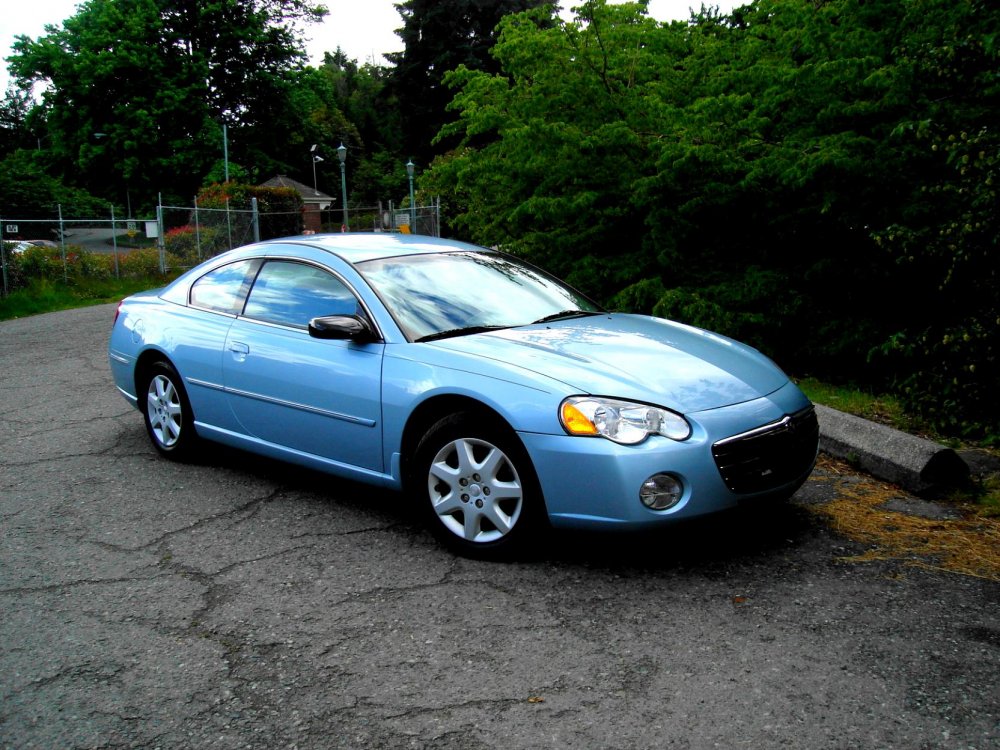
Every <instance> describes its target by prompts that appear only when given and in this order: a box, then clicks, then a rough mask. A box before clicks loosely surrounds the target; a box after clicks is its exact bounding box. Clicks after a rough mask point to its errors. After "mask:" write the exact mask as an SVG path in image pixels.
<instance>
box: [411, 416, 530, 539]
mask: <svg viewBox="0 0 1000 750" xmlns="http://www.w3.org/2000/svg"><path fill="white" fill-rule="evenodd" d="M413 469H414V470H413V473H412V474H411V481H410V489H411V491H412V492H413V493H414V494H415V495H416V496H417V497H418V498H419V502H420V504H421V506H422V508H423V510H422V514H423V515H424V518H425V520H426V522H427V524H428V526H429V528H430V530H431V532H432V533H433V534H434V536H435V537H437V539H439V540H440V541H441V542H442V543H444V544H445V545H446V546H448V547H450V548H451V549H453V550H455V551H456V552H459V553H461V554H464V555H468V556H470V557H481V558H491V557H504V556H508V555H510V554H511V553H513V552H515V551H516V550H519V549H523V548H524V546H525V543H526V542H527V541H528V539H529V538H530V537H532V536H533V535H534V533H535V532H537V531H538V529H539V527H540V526H541V525H542V519H543V516H544V512H543V511H544V506H543V501H542V495H541V490H540V488H539V486H538V480H537V478H536V476H535V471H534V468H533V467H532V464H531V460H530V458H529V457H528V454H527V452H526V451H525V450H524V447H523V446H522V445H521V442H520V440H518V438H517V436H516V435H515V434H514V433H513V432H512V431H511V430H510V429H509V428H507V427H505V426H500V425H497V424H496V423H495V420H485V419H484V418H482V417H480V416H478V415H476V414H472V413H468V412H463V413H460V414H455V415H452V416H449V417H446V418H445V419H442V420H441V421H440V422H438V423H437V424H435V425H434V426H433V427H432V428H431V429H430V430H429V431H428V432H427V434H426V435H425V436H424V438H423V439H422V440H421V441H420V444H419V445H418V446H417V450H416V453H415V456H414V461H413Z"/></svg>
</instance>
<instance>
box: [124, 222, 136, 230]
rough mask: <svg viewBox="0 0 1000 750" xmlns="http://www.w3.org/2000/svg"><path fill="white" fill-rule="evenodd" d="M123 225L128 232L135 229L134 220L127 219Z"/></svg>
mask: <svg viewBox="0 0 1000 750" xmlns="http://www.w3.org/2000/svg"><path fill="white" fill-rule="evenodd" d="M125 227H126V229H127V230H128V231H129V232H134V231H135V229H136V225H135V222H134V221H128V222H126V224H125Z"/></svg>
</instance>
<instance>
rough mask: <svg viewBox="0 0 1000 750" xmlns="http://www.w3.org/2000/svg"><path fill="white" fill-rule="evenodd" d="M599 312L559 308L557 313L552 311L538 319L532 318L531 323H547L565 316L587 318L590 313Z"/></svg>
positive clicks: (597, 313)
mask: <svg viewBox="0 0 1000 750" xmlns="http://www.w3.org/2000/svg"><path fill="white" fill-rule="evenodd" d="M600 314H601V313H599V312H593V311H591V310H560V311H559V312H557V313H552V314H551V315H546V316H545V317H543V318H539V319H538V320H533V321H532V322H531V323H532V325H535V324H537V323H548V322H550V321H553V320H565V319H567V318H587V317H590V316H591V315H600Z"/></svg>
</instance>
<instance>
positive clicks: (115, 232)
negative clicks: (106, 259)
mask: <svg viewBox="0 0 1000 750" xmlns="http://www.w3.org/2000/svg"><path fill="white" fill-rule="evenodd" d="M108 205H110V206H111V245H112V247H114V249H115V278H116V279H119V278H121V277H120V276H119V275H118V230H117V229H115V204H114V203H109V204H108Z"/></svg>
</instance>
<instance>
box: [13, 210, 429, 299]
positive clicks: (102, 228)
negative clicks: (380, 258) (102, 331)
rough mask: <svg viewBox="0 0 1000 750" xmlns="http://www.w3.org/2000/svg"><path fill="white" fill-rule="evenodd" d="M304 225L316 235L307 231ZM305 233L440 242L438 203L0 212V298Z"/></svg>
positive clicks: (181, 264) (191, 262) (176, 265)
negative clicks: (38, 283)
mask: <svg viewBox="0 0 1000 750" xmlns="http://www.w3.org/2000/svg"><path fill="white" fill-rule="evenodd" d="M310 213H312V216H309V214H310ZM307 219H308V220H307ZM306 226H312V227H318V230H315V229H310V230H305V227H306ZM304 230H305V231H308V232H309V233H314V232H315V231H320V232H342V231H352V232H402V233H408V234H424V235H431V236H435V237H439V236H440V235H441V205H440V200H435V201H434V202H433V203H432V204H431V205H428V206H414V207H412V208H410V207H404V208H399V207H398V206H397V205H394V204H393V202H392V201H389V202H387V203H385V204H383V203H381V202H380V203H379V204H378V205H376V206H367V207H364V206H361V207H355V206H349V207H348V208H347V210H346V211H345V210H344V209H333V210H330V209H324V210H318V209H315V208H312V207H310V206H309V205H306V206H305V208H304V209H303V210H302V211H292V212H282V213H276V212H270V213H265V212H261V211H259V210H258V207H257V201H256V199H255V198H252V199H251V201H250V204H249V205H247V206H232V205H228V204H227V206H226V207H224V208H205V207H201V206H199V205H198V204H197V200H195V201H194V205H192V206H169V205H164V204H162V203H161V204H160V205H158V206H157V207H156V215H155V216H152V217H144V218H132V217H126V218H121V217H116V216H115V214H114V209H110V211H109V214H108V216H107V217H94V218H64V217H63V215H62V207H61V206H57V207H56V213H55V215H54V216H51V217H48V218H29V219H19V218H7V217H4V216H3V215H2V213H0V267H2V272H3V286H2V293H3V294H4V296H6V295H7V294H9V293H10V292H11V291H13V290H14V289H18V288H20V287H21V286H23V285H24V284H25V283H26V278H27V277H28V276H37V275H42V276H46V277H49V278H57V277H59V276H61V277H62V279H63V280H64V281H66V280H68V279H69V277H70V276H71V275H72V273H78V272H82V273H83V274H84V275H86V274H88V273H90V274H101V275H105V276H113V277H114V278H121V277H122V276H127V275H131V274H133V273H149V272H152V271H158V272H160V273H165V272H166V271H167V270H172V269H185V268H190V267H193V266H195V265H197V264H198V263H200V262H201V261H203V260H205V259H207V258H211V257H213V256H215V255H218V254H219V253H221V252H224V251H226V250H229V249H231V248H235V247H241V246H243V245H248V244H250V243H252V242H257V241H260V240H262V239H273V238H276V237H287V236H292V235H298V234H302V233H303V231H304ZM35 248H41V251H39V250H35ZM81 251H83V252H81ZM81 266H83V267H82V268H81Z"/></svg>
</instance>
